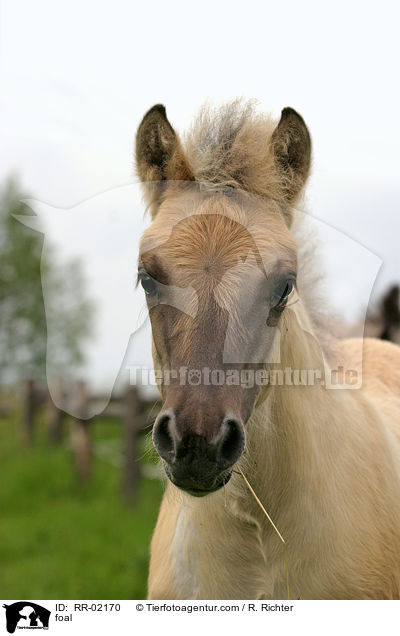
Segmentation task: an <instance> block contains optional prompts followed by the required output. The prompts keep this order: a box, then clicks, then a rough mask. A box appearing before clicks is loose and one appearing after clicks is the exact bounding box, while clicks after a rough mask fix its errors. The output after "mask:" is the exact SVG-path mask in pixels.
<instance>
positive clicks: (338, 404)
mask: <svg viewBox="0 0 400 636" xmlns="http://www.w3.org/2000/svg"><path fill="white" fill-rule="evenodd" d="M282 318H283V320H282V324H281V328H280V331H281V339H280V362H279V363H276V364H274V365H271V370H270V379H273V382H275V384H272V385H269V386H268V387H267V389H266V391H265V394H264V395H262V396H261V397H260V399H259V403H258V405H257V406H256V408H255V410H254V412H253V415H252V417H251V418H250V420H249V422H248V424H247V448H246V451H245V454H244V456H243V458H242V460H241V464H240V467H241V468H242V470H243V472H244V473H245V475H247V477H248V479H249V481H250V483H251V484H252V485H253V487H254V489H255V491H256V492H257V494H259V496H260V498H261V499H262V501H263V503H264V504H265V505H266V506H267V507H268V509H269V512H270V514H271V515H272V516H275V518H276V519H278V518H279V514H280V513H281V512H282V510H283V509H284V507H285V506H284V504H285V503H286V504H287V506H288V507H290V506H293V502H294V501H296V500H297V499H298V496H299V495H298V493H299V490H302V494H303V495H304V493H305V492H306V491H307V490H309V491H310V492H312V491H313V490H314V489H319V488H320V487H321V482H320V480H321V478H323V477H322V476H323V475H324V474H325V473H324V470H323V458H324V451H325V449H326V448H327V446H328V445H329V442H330V440H331V438H332V435H334V432H333V431H334V427H332V426H329V419H331V420H333V419H336V418H337V417H338V416H339V411H340V410H341V409H342V408H345V404H346V400H344V403H343V405H342V401H341V400H340V399H338V398H339V397H340V396H339V395H338V394H337V392H336V391H329V390H327V389H326V388H325V387H324V386H323V385H322V382H321V381H323V380H324V378H325V374H326V372H327V371H329V367H328V363H327V361H326V358H325V356H324V354H323V352H322V349H321V347H320V345H319V343H318V341H317V339H316V338H315V336H314V335H313V334H312V327H311V324H310V321H309V319H308V316H307V313H306V311H305V309H304V307H302V306H301V305H300V303H299V304H298V306H297V307H296V312H294V311H293V310H290V309H289V310H288V311H287V313H286V312H285V315H284V316H282ZM272 367H273V368H272ZM271 371H272V372H275V375H274V376H273V375H271ZM282 380H283V383H282ZM339 393H343V392H342V391H339ZM332 441H333V440H332ZM236 477H238V478H239V476H236V475H235V478H236ZM235 482H236V483H237V480H236V479H235ZM314 482H315V484H314ZM246 496H247V499H248V500H249V498H250V499H251V494H250V492H249V491H247V492H246ZM251 508H252V509H253V511H254V513H255V514H256V516H257V517H258V518H260V509H259V508H258V509H257V506H254V502H252V505H251Z"/></svg>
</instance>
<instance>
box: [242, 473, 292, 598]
mask: <svg viewBox="0 0 400 636" xmlns="http://www.w3.org/2000/svg"><path fill="white" fill-rule="evenodd" d="M237 469H238V473H239V475H241V476H242V477H243V480H244V483H245V484H246V486H247V488H248V489H249V490H250V492H251V494H252V495H253V497H254V499H255V500H256V502H257V503H258V505H259V506H260V508H261V510H262V511H263V513H264V514H265V516H266V517H267V519H268V521H269V522H270V524H271V526H272V527H273V529H274V530H275V532H276V534H277V535H278V537H279V539H280V540H281V542H282V545H283V554H284V557H285V569H286V590H287V596H288V601H290V588H289V568H288V561H287V554H286V541H285V539H284V538H283V537H282V535H281V533H280V532H279V530H278V528H277V527H276V525H275V524H274V522H273V521H272V519H271V517H270V516H269V514H268V512H267V511H266V510H265V508H264V506H263V505H262V503H261V501H260V499H259V498H258V497H257V495H256V493H255V492H254V490H253V488H252V487H251V485H250V483H249V480H248V479H247V477H246V476H245V474H244V473H243V471H242V469H241V468H240V467H239V466H237ZM234 472H236V471H234Z"/></svg>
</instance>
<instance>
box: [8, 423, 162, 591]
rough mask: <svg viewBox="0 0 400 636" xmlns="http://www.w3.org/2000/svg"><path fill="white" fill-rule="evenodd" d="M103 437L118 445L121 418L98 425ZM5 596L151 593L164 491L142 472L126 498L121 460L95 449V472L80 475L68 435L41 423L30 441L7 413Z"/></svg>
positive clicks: (103, 443)
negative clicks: (79, 478)
mask: <svg viewBox="0 0 400 636" xmlns="http://www.w3.org/2000/svg"><path fill="white" fill-rule="evenodd" d="M93 430H94V436H95V439H96V443H97V444H99V445H100V446H102V447H103V448H104V446H107V443H108V442H109V443H110V447H114V448H115V447H116V445H118V439H120V430H119V424H118V423H117V422H114V423H113V422H104V421H99V422H98V423H95V424H94V426H93ZM0 466H1V479H0V597H1V598H4V599H21V598H27V599H30V598H33V599H68V598H74V599H75V598H77V599H130V598H133V599H135V598H144V597H145V596H146V578H147V568H148V557H149V542H150V538H151V534H152V531H153V528H154V524H155V521H156V518H157V513H158V508H159V504H160V499H161V494H162V484H161V482H160V481H158V480H150V479H145V478H143V479H142V481H141V486H140V491H139V494H138V500H137V503H136V505H135V506H134V507H132V508H129V507H127V506H126V505H124V503H123V501H122V498H121V495H120V492H121V486H120V484H121V468H119V467H118V466H116V465H112V463H110V462H108V461H106V460H105V459H102V458H100V457H97V456H96V457H95V461H94V474H93V478H92V480H91V481H90V483H88V484H87V485H85V486H84V487H83V488H82V487H81V488H79V487H78V486H77V484H76V483H75V479H74V473H73V466H72V458H71V455H70V451H69V448H68V443H67V442H65V444H63V446H62V447H60V448H56V449H54V448H52V447H51V446H49V444H48V442H47V439H46V436H45V431H44V430H39V431H38V435H37V438H36V440H35V444H34V446H33V447H32V448H30V449H27V448H24V446H23V444H22V443H21V439H20V431H19V427H18V424H17V421H16V420H15V419H10V418H6V419H5V418H0Z"/></svg>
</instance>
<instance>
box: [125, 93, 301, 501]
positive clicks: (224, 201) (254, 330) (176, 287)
mask: <svg viewBox="0 0 400 636" xmlns="http://www.w3.org/2000/svg"><path fill="white" fill-rule="evenodd" d="M238 108H239V109H240V106H239V104H238V103H236V102H234V103H233V104H232V105H231V106H230V107H229V106H228V109H222V111H221V112H220V114H219V115H218V114H217V115H216V119H215V121H214V122H213V123H211V122H210V121H209V120H208V118H207V116H205V117H203V116H201V117H200V118H199V120H198V124H197V133H196V132H195V134H194V137H193V134H192V138H191V143H190V138H189V144H187V149H188V152H189V154H188V157H187V156H186V155H185V152H184V150H183V148H182V144H181V142H180V139H179V137H178V135H177V134H176V132H175V131H174V129H173V128H172V126H171V124H170V122H169V121H168V119H167V116H166V112H165V107H164V106H162V105H161V104H157V105H156V106H153V108H151V109H150V110H149V111H148V112H147V113H146V115H145V116H144V118H143V120H142V122H141V124H140V126H139V129H138V132H137V136H136V165H137V172H138V175H139V177H140V179H141V181H142V182H143V188H144V193H145V197H146V199H147V203H148V205H149V207H150V210H151V212H152V216H153V219H154V221H153V224H152V226H151V227H150V228H149V229H148V230H147V231H146V233H145V235H144V237H143V240H142V244H141V250H140V258H139V280H140V282H141V284H142V286H143V289H144V291H145V293H146V297H147V303H148V307H149V312H150V319H151V324H152V330H153V344H154V346H153V353H154V363H155V368H156V371H158V370H161V371H163V372H164V383H160V384H161V386H160V389H161V393H162V397H163V401H164V402H163V407H162V410H161V413H160V414H159V416H158V418H157V420H156V422H155V425H154V430H153V440H154V444H155V447H156V449H157V451H158V453H159V454H160V456H161V458H162V459H163V462H164V467H165V470H166V472H167V475H168V477H169V478H170V480H171V481H172V482H173V483H174V484H176V485H177V486H178V487H180V488H182V489H183V490H186V491H187V492H189V493H191V494H193V495H205V494H207V493H210V492H213V491H214V490H217V489H218V488H220V487H221V486H223V485H224V483H226V482H227V481H228V480H229V478H230V475H231V472H232V467H233V465H234V464H235V462H237V460H238V459H239V457H240V456H241V454H242V452H243V449H244V446H245V433H244V430H245V424H246V422H247V420H248V419H249V417H250V414H251V412H252V410H253V409H254V405H255V403H256V400H257V394H258V392H259V390H260V383H258V382H257V381H256V382H253V383H252V384H251V382H250V383H247V382H246V380H245V381H243V375H239V374H243V373H247V374H248V373H250V372H257V371H260V369H262V368H263V367H265V363H266V361H271V360H273V359H274V351H275V350H276V348H277V343H278V344H279V338H277V336H279V326H281V328H283V329H286V326H285V325H284V318H285V316H284V313H285V307H286V305H287V303H288V302H289V299H290V297H291V295H292V294H293V293H294V292H295V278H296V251H295V245H294V241H293V239H292V237H291V235H290V232H289V229H288V227H289V226H290V223H291V219H292V208H293V205H294V203H295V201H296V199H297V197H298V195H299V193H300V192H301V189H302V187H303V185H304V183H305V181H306V179H307V176H308V172H309V168H310V152H311V141H310V136H309V133H308V130H307V127H306V125H305V123H304V121H303V120H302V118H301V117H300V115H298V114H297V113H296V112H295V111H294V110H293V109H291V108H285V109H284V110H283V111H282V115H281V119H280V121H279V123H278V124H277V125H276V126H275V125H273V126H272V123H271V122H270V121H269V120H265V121H264V120H262V119H260V118H259V117H258V116H255V117H254V118H252V115H251V108H250V110H249V107H245V108H244V110H243V112H241V111H240V110H238ZM203 182H204V183H203ZM201 183H203V186H202V185H200V184H201ZM218 183H220V184H221V183H222V184H227V183H230V184H231V185H232V186H233V188H225V189H224V188H220V192H219V193H218V192H216V191H215V184H218ZM206 184H208V186H207V185H206ZM210 184H214V186H213V188H214V191H212V188H211V190H210V187H211V186H210ZM204 185H205V187H206V190H205V189H204ZM207 188H208V191H207ZM246 193H252V194H246ZM255 195H258V198H257V196H255ZM166 373H168V378H166V377H165V374H166ZM235 374H236V375H235ZM247 377H248V376H247ZM238 380H239V381H238ZM247 387H249V388H247Z"/></svg>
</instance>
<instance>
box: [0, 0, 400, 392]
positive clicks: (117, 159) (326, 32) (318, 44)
mask: <svg viewBox="0 0 400 636" xmlns="http://www.w3.org/2000/svg"><path fill="white" fill-rule="evenodd" d="M399 17H400V16H399V15H398V10H397V8H396V3H395V2H385V1H383V2H382V1H381V2H379V3H370V2H349V1H347V2H341V1H337V2H334V3H330V4H328V3H326V2H307V1H302V2H298V1H297V2H290V1H286V2H284V3H282V2H281V3H278V2H276V1H274V2H268V1H267V2H253V1H251V0H250V1H249V0H248V1H247V2H245V3H243V2H240V3H235V2H233V1H232V0H231V1H230V2H226V1H223V2H215V1H214V2H210V1H203V2H201V3H185V2H176V1H174V0H171V1H170V2H168V3H166V2H151V3H150V2H140V3H139V2H132V1H131V2H123V1H121V0H113V1H112V2H111V1H110V2H101V1H98V0H97V1H96V2H91V1H87V0H86V1H84V2H82V1H79V2H78V1H75V0H68V1H64V0H58V1H57V2H54V1H50V0H48V1H47V0H36V1H35V2H31V1H29V0H3V2H2V6H1V27H0V28H1V69H0V72H1V88H2V90H1V104H0V108H1V120H0V134H1V143H0V178H1V179H2V178H3V177H5V176H6V175H8V174H9V173H10V172H16V173H18V174H19V175H20V176H21V181H22V183H23V185H24V187H25V188H26V189H27V190H28V191H29V192H30V193H31V194H32V196H33V197H34V198H35V199H38V200H40V201H42V202H45V203H47V204H48V205H50V206H51V207H55V208H70V207H75V206H76V205H77V204H78V203H80V202H82V201H83V200H85V199H89V198H91V197H93V196H94V195H97V194H99V193H101V192H104V191H108V190H110V189H114V188H117V187H118V186H121V185H124V184H129V183H130V182H132V172H133V167H132V166H133V162H132V143H133V138H134V133H135V130H136V128H137V126H138V124H139V122H140V119H141V117H142V116H143V114H144V112H145V111H146V110H147V109H148V108H149V107H150V106H152V105H153V104H154V103H157V102H162V103H164V104H165V105H166V107H167V113H168V117H169V119H170V121H171V122H172V123H173V125H174V126H175V127H176V129H177V130H178V131H183V130H184V129H185V127H187V125H188V124H189V123H190V120H191V119H192V117H193V116H194V115H195V113H196V111H197V109H198V108H199V106H200V105H201V104H202V103H203V102H204V101H205V100H206V99H210V100H212V101H213V102H216V103H220V102H221V101H223V100H226V99H230V98H232V97H236V96H244V97H246V98H253V97H255V98H257V99H259V101H260V104H261V108H262V109H264V110H265V111H269V112H271V113H272V114H273V115H275V116H276V117H277V118H278V117H279V113H280V111H281V109H282V108H283V107H284V106H292V107H294V108H295V109H296V110H298V111H299V112H300V113H301V114H302V115H303V117H304V119H305V120H306V123H307V125H308V127H309V129H310V131H311V134H312V138H313V175H312V178H311V180H310V184H309V188H308V195H307V210H308V211H309V212H310V213H311V214H312V215H314V216H315V217H316V218H317V219H319V220H320V221H322V222H323V223H322V226H323V228H324V227H328V226H329V227H333V228H335V230H337V231H338V235H339V234H341V235H344V236H345V237H349V239H353V240H354V241H356V242H357V243H359V244H361V245H362V246H364V247H365V248H367V249H366V250H364V252H363V254H364V255H365V261H363V260H362V258H361V256H360V257H359V259H358V261H357V259H356V258H355V257H354V253H353V255H352V254H351V248H350V247H349V246H350V245H352V241H350V242H347V243H346V240H343V244H342V245H339V244H340V241H336V242H335V239H334V237H333V235H332V234H330V232H331V230H327V232H326V236H325V235H324V229H323V228H322V235H324V236H325V239H326V240H327V243H326V245H325V246H324V250H323V252H324V258H323V262H324V264H325V267H326V269H327V286H326V287H327V290H328V295H329V297H331V300H332V304H333V305H334V307H335V309H337V310H339V311H343V312H344V313H345V314H346V315H347V316H353V317H354V316H357V315H358V314H359V312H360V310H361V309H360V308H361V307H362V305H363V303H365V298H366V296H367V295H368V293H369V291H368V288H369V285H370V279H371V277H372V272H373V271H374V268H375V269H376V267H377V266H378V264H379V262H380V260H381V261H382V262H383V266H382V269H381V271H380V274H379V276H378V281H377V285H376V292H380V291H381V290H382V289H384V288H385V286H386V285H387V284H388V283H389V282H391V281H394V280H399V279H400V255H399V249H398V244H399V230H400V220H399V219H400V185H399V167H400V166H399V163H400V162H399V147H400V126H399V123H398V113H399V112H400V93H399V89H398V62H399V44H398V41H399V38H398V24H399ZM118 192H119V194H118V196H117V201H119V203H118V205H117V204H115V205H116V206H117V207H118V206H119V207H118V209H121V210H122V208H124V205H126V203H123V202H122V200H123V198H122V199H121V198H120V193H121V190H118ZM118 197H119V198H118ZM130 197H131V198H130V199H129V201H131V204H132V214H135V215H136V216H135V222H134V223H133V222H132V223H133V226H132V232H133V233H134V234H135V236H132V255H131V260H132V268H133V269H134V263H135V261H136V246H137V239H138V235H139V233H140V232H141V231H142V228H143V227H144V222H143V220H142V208H141V204H140V198H139V194H138V193H137V194H136V195H132V194H130ZM132 197H133V199H135V197H136V199H135V200H133V199H132ZM97 200H98V201H100V203H99V206H100V207H102V206H103V207H102V209H103V212H104V206H107V200H106V199H104V198H102V197H100V199H97ZM113 205H114V204H113ZM121 206H122V207H121ZM114 207H115V206H114ZM120 214H123V213H122V212H120ZM88 218H90V219H91V223H92V225H91V226H90V227H91V230H89V229H88V227H89V226H82V228H83V227H84V229H82V228H81V229H77V224H76V223H74V225H72V224H70V225H69V227H68V224H66V226H62V224H61V223H60V224H59V225H60V227H63V230H62V231H58V232H57V227H56V226H57V222H53V230H54V240H55V241H56V242H57V244H58V245H59V249H60V255H64V254H65V255H67V254H70V253H80V254H81V256H83V257H84V258H85V241H84V236H85V234H84V232H85V231H92V232H95V233H96V232H97V233H98V235H97V238H98V241H97V245H98V246H100V245H101V244H102V241H104V240H105V239H104V237H105V236H107V232H108V230H106V233H105V234H104V233H103V234H102V229H101V227H96V221H95V220H94V219H95V216H93V215H92V212H91V213H90V217H88ZM99 218H100V217H99ZM104 218H106V216H105V217H104ZM100 225H101V223H100V222H99V226H100ZM78 235H79V236H80V238H78ZM95 236H96V234H95ZM329 237H330V238H329ZM345 243H346V244H347V248H345V246H344V244H345ZM105 245H106V247H104V249H105V250H106V251H107V254H106V255H104V261H103V268H105V269H107V271H108V274H107V273H104V272H103V276H104V278H105V279H107V276H108V281H107V285H105V286H104V288H102V287H101V284H100V282H99V281H100V279H99V277H98V275H97V278H96V274H95V272H94V271H93V262H92V263H90V262H89V261H90V259H88V277H89V284H90V285H91V289H92V292H93V294H94V295H95V296H96V298H97V300H98V303H99V307H100V309H99V315H98V320H99V322H98V325H97V327H98V330H97V335H98V337H97V340H96V342H95V343H93V344H92V347H91V349H90V364H89V367H88V370H87V373H88V377H90V379H91V380H92V381H93V382H94V381H96V382H97V383H99V382H100V381H104V380H105V378H107V377H109V376H110V372H109V370H108V367H107V358H108V357H109V356H110V355H111V353H110V348H112V340H111V339H110V338H106V337H105V336H104V333H105V331H107V332H109V331H110V325H113V329H114V328H115V330H116V331H117V332H121V331H122V332H123V333H125V332H124V331H123V330H124V329H126V324H125V323H126V321H125V322H124V320H125V319H122V318H121V325H122V326H121V327H120V323H119V320H120V318H119V315H120V314H121V313H123V312H119V311H118V308H117V307H116V306H115V304H116V298H113V300H112V301H110V295H109V294H108V293H107V291H106V290H107V289H109V288H110V282H111V281H112V283H113V287H114V288H115V289H118V288H120V291H121V294H122V295H123V291H122V287H123V285H124V284H126V281H125V274H124V275H122V274H121V280H120V279H119V276H118V268H117V265H118V263H119V260H118V259H119V258H121V245H120V244H119V241H118V240H117V238H114V240H113V241H110V240H109V241H108V243H107V244H105ZM124 245H125V247H124V250H125V252H124V254H128V253H129V249H130V245H129V242H128V243H127V241H126V238H125V242H124ZM346 249H347V251H346ZM367 250H368V252H367ZM371 252H372V254H375V255H376V259H375V260H374V257H373V256H371V255H370V253H371ZM103 253H104V251H103ZM128 262H129V259H127V260H125V261H124V263H125V264H124V267H127V265H126V263H128ZM104 263H105V264H106V267H105V265H104ZM91 268H92V269H91ZM367 280H368V282H366V281H367ZM142 300H143V299H142V298H141V299H140V300H135V302H136V303H142ZM141 338H142V340H141V342H143V343H145V342H147V338H148V335H143V336H141ZM117 348H118V347H117ZM143 350H146V353H143V356H144V357H146V356H148V347H147V349H146V345H145V344H143ZM118 355H119V354H118ZM111 375H112V374H111Z"/></svg>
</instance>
